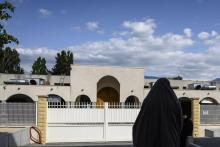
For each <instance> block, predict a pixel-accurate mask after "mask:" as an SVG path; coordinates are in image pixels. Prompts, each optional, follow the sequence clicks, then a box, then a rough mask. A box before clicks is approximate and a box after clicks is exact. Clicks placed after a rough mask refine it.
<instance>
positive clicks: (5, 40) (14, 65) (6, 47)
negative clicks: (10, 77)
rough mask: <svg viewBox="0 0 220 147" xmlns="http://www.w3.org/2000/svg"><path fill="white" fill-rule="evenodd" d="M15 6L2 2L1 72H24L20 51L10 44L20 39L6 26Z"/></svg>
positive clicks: (0, 18)
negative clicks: (12, 47) (8, 31)
mask: <svg viewBox="0 0 220 147" xmlns="http://www.w3.org/2000/svg"><path fill="white" fill-rule="evenodd" d="M14 9H15V7H14V6H13V5H12V4H11V3H9V2H7V1H6V2H4V3H0V73H15V74H20V73H24V70H23V69H22V68H21V67H20V58H19V53H18V52H17V51H16V50H15V49H11V47H10V44H11V43H15V44H18V43H19V42H18V39H17V38H15V37H14V36H12V35H10V34H8V33H7V31H6V30H5V28H4V25H3V23H4V21H7V20H8V19H10V18H11V13H13V12H14Z"/></svg>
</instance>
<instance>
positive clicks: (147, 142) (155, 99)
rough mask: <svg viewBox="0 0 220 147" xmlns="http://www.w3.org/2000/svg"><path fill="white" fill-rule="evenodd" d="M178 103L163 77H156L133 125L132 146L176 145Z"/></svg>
mask: <svg viewBox="0 0 220 147" xmlns="http://www.w3.org/2000/svg"><path fill="white" fill-rule="evenodd" d="M181 115H182V111H181V106H180V104H179V101H178V99H177V97H176V95H175V93H174V91H173V89H172V88H171V86H170V82H169V81H168V80H167V79H166V78H161V79H159V80H157V82H156V83H155V84H154V86H153V87H152V89H151V90H150V92H149V93H148V95H147V97H146V98H145V99H144V102H143V104H142V107H141V111H140V113H139V114H138V117H137V119H136V121H135V123H134V126H133V144H134V147H179V146H180V132H181V125H182V119H181V117H182V116H181Z"/></svg>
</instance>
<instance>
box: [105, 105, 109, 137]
mask: <svg viewBox="0 0 220 147" xmlns="http://www.w3.org/2000/svg"><path fill="white" fill-rule="evenodd" d="M107 139H108V103H107V102H105V103H104V141H107Z"/></svg>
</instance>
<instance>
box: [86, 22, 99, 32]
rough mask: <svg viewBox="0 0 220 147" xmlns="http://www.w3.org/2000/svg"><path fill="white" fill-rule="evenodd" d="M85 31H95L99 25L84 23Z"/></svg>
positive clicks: (96, 23)
mask: <svg viewBox="0 0 220 147" xmlns="http://www.w3.org/2000/svg"><path fill="white" fill-rule="evenodd" d="M86 26H87V29H88V30H90V31H95V30H97V29H99V23H98V22H96V21H90V22H87V23H86Z"/></svg>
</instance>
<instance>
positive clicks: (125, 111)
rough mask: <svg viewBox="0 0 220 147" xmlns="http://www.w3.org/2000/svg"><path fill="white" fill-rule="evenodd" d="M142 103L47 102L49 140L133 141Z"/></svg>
mask: <svg viewBox="0 0 220 147" xmlns="http://www.w3.org/2000/svg"><path fill="white" fill-rule="evenodd" d="M140 107H141V104H139V103H138V104H132V105H129V104H125V103H118V104H108V103H105V104H104V105H97V104H96V103H90V104H76V103H71V102H67V103H65V104H59V103H48V110H47V123H48V124H47V142H81V141H84V142H88V141H131V140H132V126H133V123H134V121H135V119H136V117H137V115H138V113H139V111H140Z"/></svg>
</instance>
